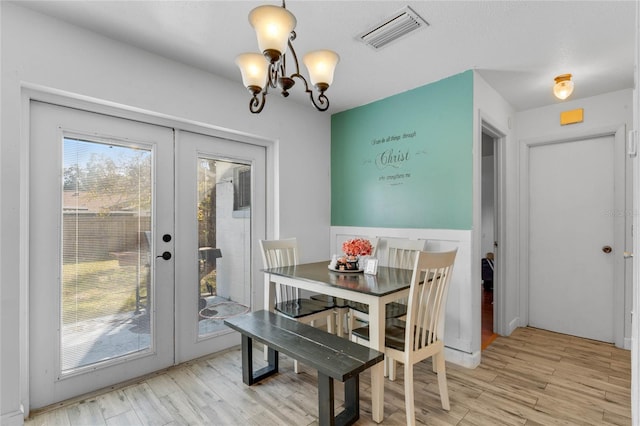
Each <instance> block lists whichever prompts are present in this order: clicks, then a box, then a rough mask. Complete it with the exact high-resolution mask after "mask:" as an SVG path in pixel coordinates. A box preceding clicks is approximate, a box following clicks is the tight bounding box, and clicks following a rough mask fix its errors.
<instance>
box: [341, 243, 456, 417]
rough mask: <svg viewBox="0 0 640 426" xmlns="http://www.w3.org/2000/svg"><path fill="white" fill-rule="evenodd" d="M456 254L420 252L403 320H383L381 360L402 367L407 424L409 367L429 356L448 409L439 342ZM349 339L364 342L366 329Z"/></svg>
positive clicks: (410, 398)
mask: <svg viewBox="0 0 640 426" xmlns="http://www.w3.org/2000/svg"><path fill="white" fill-rule="evenodd" d="M456 251H457V250H453V251H448V252H441V253H436V252H420V253H419V254H418V256H417V259H416V261H415V266H414V268H413V275H412V278H411V288H410V291H409V305H408V312H407V320H406V321H402V320H400V319H397V318H391V319H388V320H387V321H386V326H385V342H384V344H385V359H389V361H390V362H391V364H395V363H396V362H401V363H403V364H404V394H405V406H406V411H407V425H414V424H415V421H416V420H415V402H414V396H413V365H414V364H415V363H417V362H420V361H422V360H424V359H427V358H429V357H432V363H433V370H434V372H436V374H437V375H438V387H439V390H440V400H441V403H442V408H443V409H445V410H449V391H448V389H447V375H446V371H445V360H444V340H443V339H444V322H445V308H446V305H447V294H448V290H449V283H450V282H451V273H452V270H453V264H454V261H455V258H456ZM352 340H354V341H356V342H362V341H368V340H369V327H368V326H366V327H361V328H357V329H355V330H353V332H352ZM392 372H393V373H392ZM392 374H393V376H392ZM389 379H390V380H395V368H392V369H390V370H389Z"/></svg>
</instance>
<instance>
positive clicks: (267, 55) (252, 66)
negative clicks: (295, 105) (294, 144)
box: [235, 0, 340, 114]
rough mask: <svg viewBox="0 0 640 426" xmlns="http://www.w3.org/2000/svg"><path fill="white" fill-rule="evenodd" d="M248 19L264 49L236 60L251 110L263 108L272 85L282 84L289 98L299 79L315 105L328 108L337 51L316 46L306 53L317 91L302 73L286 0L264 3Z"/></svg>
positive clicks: (259, 46)
mask: <svg viewBox="0 0 640 426" xmlns="http://www.w3.org/2000/svg"><path fill="white" fill-rule="evenodd" d="M249 23H250V24H251V26H252V27H253V28H254V29H255V31H256V37H257V39H258V48H259V49H260V52H261V53H243V54H240V55H238V56H237V57H236V60H235V62H236V65H237V66H238V68H240V73H241V74H242V83H243V84H244V86H245V87H246V88H247V89H248V90H249V92H251V95H252V97H251V99H250V100H249V111H251V112H252V113H254V114H257V113H260V112H261V111H262V110H263V109H264V105H265V102H266V96H267V94H268V93H269V88H271V89H276V88H280V89H281V91H280V94H281V95H282V96H283V97H285V98H286V97H287V96H289V90H290V89H291V88H292V87H293V86H294V85H295V84H296V80H299V81H301V82H302V83H304V90H305V93H308V94H309V99H310V100H311V103H312V104H313V106H314V107H315V108H316V109H317V110H318V111H326V110H327V109H328V108H329V99H328V98H327V96H326V95H325V92H326V91H327V89H329V86H330V85H331V84H333V74H334V71H335V68H336V65H337V64H338V62H339V61H340V57H339V56H338V54H337V53H335V52H333V51H331V50H316V51H313V52H309V53H308V54H306V55H305V56H304V58H303V62H304V64H305V65H306V67H307V71H308V72H309V80H310V82H311V86H312V88H313V87H315V89H316V93H314V91H313V90H312V88H310V87H309V83H308V82H307V80H306V79H305V78H304V76H303V75H302V74H300V64H299V63H298V55H297V54H296V51H295V49H294V48H293V44H292V42H293V41H294V40H295V39H296V33H295V31H294V29H295V27H296V23H297V20H296V17H295V16H293V14H292V13H291V12H289V11H288V10H287V7H286V5H285V2H284V0H283V1H282V7H278V6H270V5H265V6H258V7H256V8H255V9H253V10H251V12H249ZM287 48H288V49H287ZM288 56H290V59H291V61H290V62H289V64H291V65H293V67H294V68H295V70H294V72H292V73H291V74H287V57H288Z"/></svg>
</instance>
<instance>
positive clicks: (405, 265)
mask: <svg viewBox="0 0 640 426" xmlns="http://www.w3.org/2000/svg"><path fill="white" fill-rule="evenodd" d="M385 241H386V250H387V251H386V254H387V266H388V267H390V268H400V269H412V268H413V265H414V261H415V259H416V256H417V254H418V253H419V252H420V251H422V250H424V247H425V245H426V244H427V241H426V240H407V239H398V238H393V239H387V240H385ZM348 305H349V308H350V309H351V310H350V312H349V327H348V330H349V333H351V330H353V328H354V327H355V322H356V321H361V322H365V321H368V320H369V305H367V304H365V303H356V302H351V301H350V302H348ZM406 314H407V302H406V300H400V301H397V302H391V303H388V304H387V306H386V312H385V317H386V318H403V317H404V316H405V315H406Z"/></svg>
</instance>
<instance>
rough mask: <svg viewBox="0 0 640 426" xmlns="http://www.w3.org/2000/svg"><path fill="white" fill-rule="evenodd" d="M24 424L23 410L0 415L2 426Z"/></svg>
mask: <svg viewBox="0 0 640 426" xmlns="http://www.w3.org/2000/svg"><path fill="white" fill-rule="evenodd" d="M23 424H24V413H23V412H22V411H21V410H16V411H12V412H10V413H5V414H3V415H2V417H0V425H2V426H22V425H23Z"/></svg>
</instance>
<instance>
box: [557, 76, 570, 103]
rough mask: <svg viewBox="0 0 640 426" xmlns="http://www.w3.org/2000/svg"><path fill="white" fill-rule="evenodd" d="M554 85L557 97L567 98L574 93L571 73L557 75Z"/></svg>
mask: <svg viewBox="0 0 640 426" xmlns="http://www.w3.org/2000/svg"><path fill="white" fill-rule="evenodd" d="M554 80H555V82H556V83H555V84H554V85H553V94H554V95H555V96H556V98H558V99H561V100H565V99H567V98H568V97H569V96H570V95H571V94H572V93H573V81H571V74H562V75H559V76H557V77H556V78H555V79H554Z"/></svg>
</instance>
